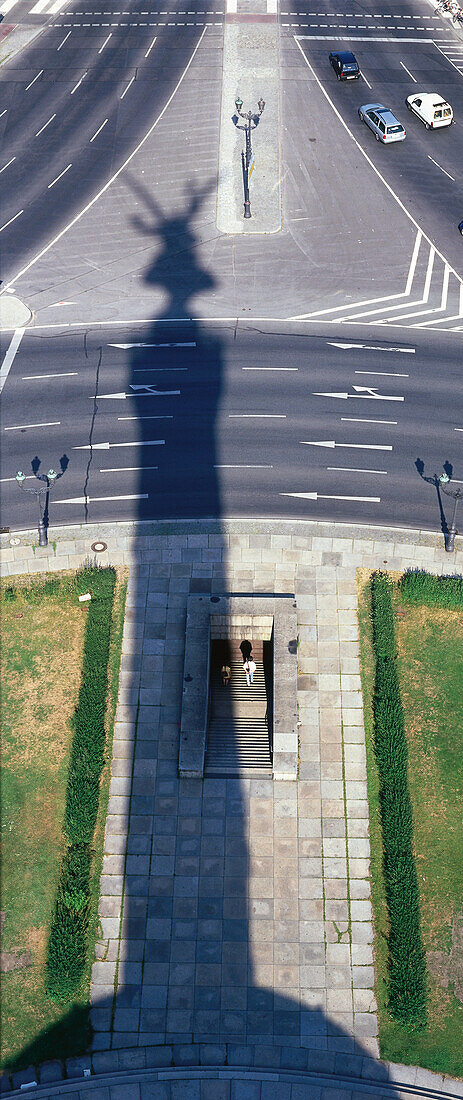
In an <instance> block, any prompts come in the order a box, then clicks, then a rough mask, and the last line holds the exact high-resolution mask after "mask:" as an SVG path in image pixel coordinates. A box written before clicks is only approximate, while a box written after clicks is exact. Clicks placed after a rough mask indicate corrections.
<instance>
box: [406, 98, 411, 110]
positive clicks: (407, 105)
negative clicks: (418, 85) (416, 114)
mask: <svg viewBox="0 0 463 1100" xmlns="http://www.w3.org/2000/svg"><path fill="white" fill-rule="evenodd" d="M405 104H406V107H407V111H411V106H410V103H409V102H408V99H406V100H405Z"/></svg>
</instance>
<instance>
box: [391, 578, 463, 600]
mask: <svg viewBox="0 0 463 1100" xmlns="http://www.w3.org/2000/svg"><path fill="white" fill-rule="evenodd" d="M399 590H400V595H401V596H402V598H403V599H404V600H406V601H407V603H411V604H425V606H426V607H455V608H458V609H459V608H461V607H463V577H461V576H460V575H459V574H455V575H454V576H453V577H437V576H435V575H434V574H433V573H426V571H425V570H424V569H414V570H410V571H409V572H408V573H404V575H403V577H402V578H401V580H400V581H399Z"/></svg>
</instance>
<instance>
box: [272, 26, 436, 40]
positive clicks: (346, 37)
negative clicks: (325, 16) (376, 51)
mask: <svg viewBox="0 0 463 1100" xmlns="http://www.w3.org/2000/svg"><path fill="white" fill-rule="evenodd" d="M313 25H314V26H316V24H315V23H314V24H313ZM293 26H295V24H293ZM391 29H392V28H391ZM436 29H437V28H436ZM294 37H295V40H296V42H299V41H301V42H304V41H307V40H309V41H317V42H325V41H327V40H328V41H329V42H420V43H421V42H425V43H430V44H431V45H434V39H432V38H421V37H420V38H402V35H400V37H399V36H398V35H393V36H392V37H386V36H385V35H382V36H380V37H378V38H375V37H374V36H373V35H370V34H369V35H361V34H338V35H336V34H333V35H331V34H295V35H294Z"/></svg>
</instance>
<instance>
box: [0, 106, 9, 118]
mask: <svg viewBox="0 0 463 1100" xmlns="http://www.w3.org/2000/svg"><path fill="white" fill-rule="evenodd" d="M7 111H8V107H5V110H4V111H2V112H1V114H0V118H3V115H6V113H7Z"/></svg>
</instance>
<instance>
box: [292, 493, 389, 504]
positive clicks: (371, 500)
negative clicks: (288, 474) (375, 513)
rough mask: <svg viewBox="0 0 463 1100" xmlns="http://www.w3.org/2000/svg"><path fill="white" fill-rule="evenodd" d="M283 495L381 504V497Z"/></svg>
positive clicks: (318, 494) (317, 494)
mask: <svg viewBox="0 0 463 1100" xmlns="http://www.w3.org/2000/svg"><path fill="white" fill-rule="evenodd" d="M280 496H281V497H300V498H301V499H302V500H355V501H357V502H360V503H364V504H380V503H381V497H344V496H342V497H341V496H333V494H332V493H280Z"/></svg>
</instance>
